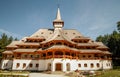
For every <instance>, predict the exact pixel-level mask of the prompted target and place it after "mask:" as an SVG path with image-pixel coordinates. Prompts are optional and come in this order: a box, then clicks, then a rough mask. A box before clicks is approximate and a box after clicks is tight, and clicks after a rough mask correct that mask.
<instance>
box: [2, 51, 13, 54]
mask: <svg viewBox="0 0 120 77" xmlns="http://www.w3.org/2000/svg"><path fill="white" fill-rule="evenodd" d="M2 53H3V54H13V52H12V51H4V52H2Z"/></svg>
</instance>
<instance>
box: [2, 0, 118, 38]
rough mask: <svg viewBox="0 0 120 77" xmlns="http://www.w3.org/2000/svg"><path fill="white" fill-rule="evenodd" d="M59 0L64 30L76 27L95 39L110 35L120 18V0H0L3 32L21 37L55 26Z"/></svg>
mask: <svg viewBox="0 0 120 77" xmlns="http://www.w3.org/2000/svg"><path fill="white" fill-rule="evenodd" d="M58 3H59V4H60V11H61V16H62V20H64V22H65V25H64V29H77V30H78V31H79V32H81V33H82V34H83V35H84V36H87V37H90V38H92V39H95V38H96V37H97V36H99V35H104V34H110V33H111V32H112V31H113V30H115V29H116V23H117V22H118V21H120V0H0V34H1V33H6V34H8V35H12V36H13V37H17V38H19V39H20V38H22V37H24V36H30V35H31V34H33V33H34V32H36V31H37V30H38V29H40V28H53V25H52V21H53V20H54V19H55V17H56V11H57V5H58Z"/></svg>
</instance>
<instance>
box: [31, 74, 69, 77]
mask: <svg viewBox="0 0 120 77" xmlns="http://www.w3.org/2000/svg"><path fill="white" fill-rule="evenodd" d="M29 77H68V76H64V75H62V74H60V75H59V74H44V73H30V74H29Z"/></svg>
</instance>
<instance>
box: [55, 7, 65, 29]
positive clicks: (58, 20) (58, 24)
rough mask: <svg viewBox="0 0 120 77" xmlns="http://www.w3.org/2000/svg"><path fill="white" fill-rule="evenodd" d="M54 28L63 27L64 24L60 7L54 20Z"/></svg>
mask: <svg viewBox="0 0 120 77" xmlns="http://www.w3.org/2000/svg"><path fill="white" fill-rule="evenodd" d="M53 26H54V28H62V27H63V26H64V21H63V20H62V19H61V14H60V9H59V7H58V10H57V14H56V19H55V20H54V21H53Z"/></svg>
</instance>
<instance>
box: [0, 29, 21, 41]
mask: <svg viewBox="0 0 120 77" xmlns="http://www.w3.org/2000/svg"><path fill="white" fill-rule="evenodd" d="M0 33H1V34H2V33H5V34H6V35H8V36H12V37H14V38H18V39H20V38H22V37H23V36H21V35H19V34H16V33H12V32H9V31H7V30H4V29H0Z"/></svg>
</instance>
